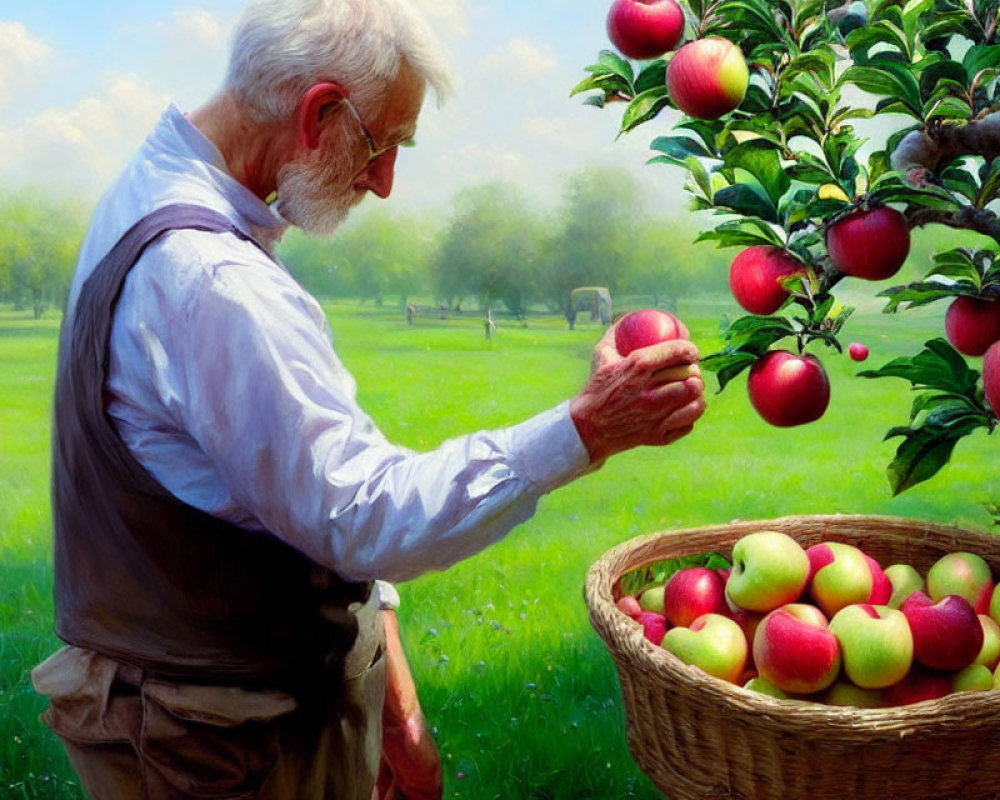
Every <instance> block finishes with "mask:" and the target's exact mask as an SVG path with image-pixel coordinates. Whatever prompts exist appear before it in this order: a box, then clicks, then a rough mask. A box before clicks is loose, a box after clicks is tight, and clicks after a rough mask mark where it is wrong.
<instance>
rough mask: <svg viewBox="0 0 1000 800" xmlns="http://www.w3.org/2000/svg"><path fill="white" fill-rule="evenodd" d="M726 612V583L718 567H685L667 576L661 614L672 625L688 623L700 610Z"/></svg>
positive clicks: (697, 615) (710, 612) (699, 613)
mask: <svg viewBox="0 0 1000 800" xmlns="http://www.w3.org/2000/svg"><path fill="white" fill-rule="evenodd" d="M725 613H727V607H726V584H725V581H724V580H723V579H722V576H721V575H719V573H718V571H717V570H714V569H708V568H707V567H685V568H684V569H680V570H678V571H677V572H675V573H674V574H673V575H671V576H670V577H669V578H668V579H667V582H666V584H665V585H664V591H663V614H664V616H666V618H667V621H669V622H670V624H671V625H681V626H688V625H690V624H691V623H692V622H694V621H695V620H696V619H697V618H698V617H700V616H702V615H703V614H725Z"/></svg>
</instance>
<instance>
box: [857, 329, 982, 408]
mask: <svg viewBox="0 0 1000 800" xmlns="http://www.w3.org/2000/svg"><path fill="white" fill-rule="evenodd" d="M858 375H859V376H860V377H863V378H903V379H904V380H908V381H909V382H910V383H911V384H912V385H913V388H914V389H932V390H938V391H944V392H950V393H955V394H965V395H968V394H970V393H972V392H974V391H975V388H976V382H977V381H978V379H979V373H978V372H977V371H976V370H974V369H971V368H970V367H969V365H968V364H967V363H966V361H965V359H964V358H962V356H961V355H960V354H959V353H958V351H957V350H955V348H954V347H952V346H951V345H950V344H949V343H948V341H947V340H946V339H931V340H930V341H928V342H926V343H925V344H924V349H923V350H921V351H920V352H919V353H917V355H915V356H912V357H909V356H902V357H900V358H895V359H893V360H892V361H890V362H889V363H887V364H885V365H883V366H882V367H880V368H879V369H875V370H866V371H864V372H859V373H858Z"/></svg>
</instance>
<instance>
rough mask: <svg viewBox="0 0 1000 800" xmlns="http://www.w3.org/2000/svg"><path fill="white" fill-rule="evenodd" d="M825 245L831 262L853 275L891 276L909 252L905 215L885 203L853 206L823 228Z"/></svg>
mask: <svg viewBox="0 0 1000 800" xmlns="http://www.w3.org/2000/svg"><path fill="white" fill-rule="evenodd" d="M826 249H827V252H828V253H829V255H830V260H831V261H832V262H833V265H834V266H835V267H836V268H837V269H839V270H840V271H841V272H843V273H844V274H845V275H850V276H852V277H854V278H862V279H864V280H869V281H881V280H885V279H886V278H891V277H892V276H893V275H895V274H896V273H897V272H899V268H900V267H901V266H903V262H904V261H906V256H907V255H908V254H909V252H910V228H909V226H908V225H907V224H906V217H904V216H903V215H902V214H901V213H899V212H898V211H896V209H894V208H890V207H889V206H878V207H877V208H870V209H867V210H866V209H861V208H859V209H857V210H856V211H852V212H851V213H850V214H848V215H847V216H845V217H843V218H841V219H838V220H837V221H836V222H834V223H833V225H831V226H830V227H829V228H827V231H826Z"/></svg>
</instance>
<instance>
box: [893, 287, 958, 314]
mask: <svg viewBox="0 0 1000 800" xmlns="http://www.w3.org/2000/svg"><path fill="white" fill-rule="evenodd" d="M960 287H961V284H946V283H941V282H939V281H919V282H915V283H908V284H906V285H905V286H893V287H891V288H889V289H885V290H884V291H881V292H879V293H878V296H879V297H886V298H888V302H887V303H886V305H885V308H883V309H882V311H883V312H884V313H886V314H893V313H895V312H897V311H898V310H899V309H900V307H901V306H904V305H905V307H906V308H917V307H919V306H925V305H928V304H929V303H933V302H934V301H936V300H944V299H951V298H954V297H956V296H957V295H960V294H970V293H974V292H975V288H974V287H973V288H972V292H969V291H962V290H961V288H960Z"/></svg>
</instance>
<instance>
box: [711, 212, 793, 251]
mask: <svg viewBox="0 0 1000 800" xmlns="http://www.w3.org/2000/svg"><path fill="white" fill-rule="evenodd" d="M695 242H718V243H719V245H718V246H719V247H733V246H740V247H746V246H750V245H769V246H772V247H782V246H783V245H784V242H783V241H782V240H781V237H780V236H778V234H777V233H776V232H775V230H774V229H773V228H772V227H771V226H769V225H767V224H766V223H764V222H762V221H760V220H756V219H743V220H733V221H730V222H723V223H722V224H721V225H717V226H716V227H715V229H714V230H710V231H704V232H703V233H701V234H699V235H698V237H697V238H696V239H695Z"/></svg>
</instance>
